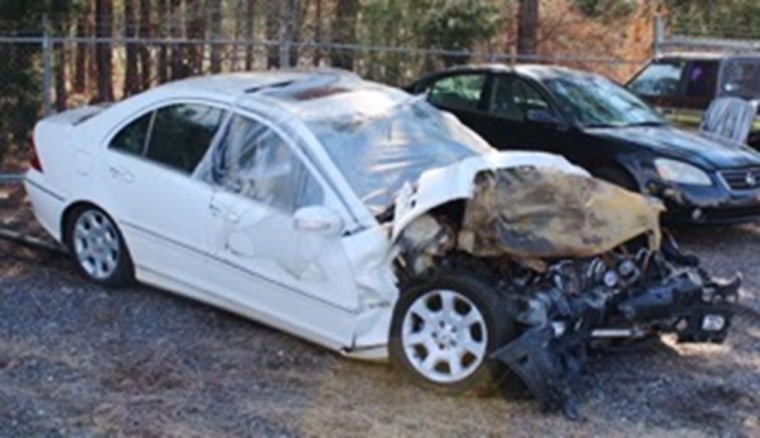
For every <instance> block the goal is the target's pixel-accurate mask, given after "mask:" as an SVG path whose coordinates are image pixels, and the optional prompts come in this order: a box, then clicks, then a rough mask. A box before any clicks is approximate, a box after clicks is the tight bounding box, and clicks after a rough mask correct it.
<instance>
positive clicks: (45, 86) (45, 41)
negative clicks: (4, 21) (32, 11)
mask: <svg viewBox="0 0 760 438" xmlns="http://www.w3.org/2000/svg"><path fill="white" fill-rule="evenodd" d="M52 86H53V47H52V44H51V41H50V34H49V32H48V16H47V14H43V15H42V94H43V99H44V104H45V116H46V117H47V116H49V115H51V114H52V113H53V99H52V97H51V96H50V89H51V88H52Z"/></svg>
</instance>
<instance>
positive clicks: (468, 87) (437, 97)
mask: <svg viewBox="0 0 760 438" xmlns="http://www.w3.org/2000/svg"><path fill="white" fill-rule="evenodd" d="M485 79H486V76H485V75H483V74H465V75H457V76H449V77H447V78H443V79H441V80H439V81H438V82H436V83H435V84H433V85H432V86H431V87H430V92H429V94H428V100H430V103H432V104H434V105H440V106H443V107H446V108H451V109H460V110H470V111H475V110H477V109H478V106H479V105H480V96H481V95H482V93H483V84H484V83H485Z"/></svg>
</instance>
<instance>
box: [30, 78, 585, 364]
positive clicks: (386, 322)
mask: <svg viewBox="0 0 760 438" xmlns="http://www.w3.org/2000/svg"><path fill="white" fill-rule="evenodd" d="M304 77H308V75H304V74H296V73H294V74H289V73H266V74H257V75H225V76H220V77H209V78H199V79H190V80H186V81H181V82H177V83H174V84H169V85H165V86H161V87H157V88H155V89H153V90H151V91H149V92H146V93H143V94H140V95H137V96H134V97H132V98H129V99H127V100H125V101H124V102H121V103H119V104H117V105H114V106H112V107H109V108H106V109H103V108H99V107H85V108H81V109H78V110H73V111H69V112H66V113H63V114H61V115H57V116H54V117H51V118H48V119H44V120H43V121H41V122H40V123H38V125H37V127H36V128H35V134H34V136H35V141H36V147H37V151H38V154H39V156H40V157H41V161H42V168H43V172H42V173H40V172H38V171H36V170H30V171H29V172H28V173H27V176H26V189H27V192H28V194H29V198H30V199H31V201H32V204H33V208H34V212H35V215H36V217H37V219H38V221H39V222H40V223H41V224H42V225H43V227H44V228H45V229H46V230H47V231H48V232H49V233H50V234H51V235H52V236H53V237H54V238H56V239H58V240H62V238H63V236H62V233H61V229H62V222H63V219H64V217H63V216H64V214H65V211H66V208H68V207H70V206H72V205H75V204H77V203H80V202H86V203H91V204H94V205H96V206H98V207H100V208H102V209H103V210H105V211H106V212H107V213H108V214H109V215H111V217H112V218H113V219H114V220H115V221H116V223H117V225H118V227H119V229H120V231H121V233H122V234H123V236H124V239H125V242H126V245H127V247H128V249H129V251H130V253H131V255H132V258H133V261H134V265H135V275H136V277H137V279H138V280H139V281H141V282H144V283H147V284H150V285H154V286H157V287H160V288H164V289H168V290H171V291H173V292H176V293H179V294H181V295H185V296H187V297H190V298H193V299H197V300H200V301H204V302H207V303H209V304H212V305H215V306H218V307H221V308H224V309H226V310H229V311H232V312H234V313H237V314H240V315H243V316H245V317H249V318H252V319H255V320H257V321H260V322H263V323H265V324H267V325H271V326H273V327H276V328H279V329H281V330H284V331H287V332H289V333H292V334H294V335H296V336H299V337H302V338H305V339H307V340H309V341H312V342H315V343H317V344H320V345H323V346H325V347H328V348H330V349H333V350H337V351H340V352H343V353H345V354H348V355H352V356H354V357H358V358H365V359H373V360H375V359H383V358H384V357H385V356H386V355H387V350H386V344H387V342H388V333H389V327H390V320H391V316H392V312H393V306H394V304H395V302H396V300H397V297H398V290H397V288H396V285H395V277H394V274H393V271H392V266H391V265H392V260H393V259H394V257H395V255H396V249H395V248H394V246H393V242H394V240H395V238H396V237H397V236H398V235H399V233H400V232H401V231H402V230H403V229H404V227H405V226H407V225H408V224H409V223H410V222H411V221H413V220H414V219H415V218H416V217H418V216H419V215H421V214H424V213H425V212H426V211H428V210H429V209H431V208H434V207H436V206H439V205H442V204H444V203H446V202H449V201H452V200H458V199H465V198H468V197H470V196H471V192H472V182H473V177H474V176H475V174H476V173H477V172H479V171H481V170H484V169H488V168H501V167H513V166H524V165H531V166H549V167H554V168H557V169H559V170H561V171H564V172H572V173H582V174H586V173H585V171H583V170H581V169H580V168H577V167H575V166H573V165H571V164H569V163H568V162H567V161H566V160H565V159H564V158H561V157H558V156H554V155H550V154H544V153H528V152H519V153H513V152H510V153H492V154H487V155H480V156H474V157H471V158H468V159H465V160H462V161H459V162H456V163H454V164H452V165H449V166H446V167H442V168H438V169H432V170H428V171H427V172H425V173H423V174H422V176H421V177H420V178H419V180H418V181H416V184H415V188H413V186H412V184H407V185H406V186H405V188H404V189H403V190H402V192H401V193H400V194H399V195H398V197H397V201H396V214H395V218H396V219H395V221H393V222H392V223H386V224H382V225H380V224H378V222H377V220H376V219H375V217H374V216H373V214H372V213H371V212H370V211H369V209H368V208H367V207H366V206H365V205H364V204H363V203H362V202H361V200H359V199H358V197H357V196H356V195H355V194H354V193H353V192H352V190H351V188H350V186H349V185H348V183H347V181H346V180H345V179H344V177H343V175H342V174H341V173H340V172H339V170H338V168H337V167H336V165H335V164H334V163H333V162H332V161H331V160H330V157H329V155H328V154H327V153H326V152H325V151H324V150H323V148H322V146H321V144H320V143H319V141H318V140H317V138H316V137H315V136H314V135H313V134H312V133H311V131H309V129H307V127H306V126H305V125H304V124H303V123H300V122H299V121H298V117H297V113H296V114H294V113H293V111H292V108H289V107H288V106H287V105H284V104H280V103H278V101H276V100H274V99H268V98H264V97H259V96H258V95H256V98H254V97H253V96H251V95H250V94H249V93H244V92H243V91H241V90H243V89H245V88H244V87H243V86H245V87H250V88H251V89H253V88H256V87H261V86H265V85H267V84H272V83H280V82H282V81H292V80H297V79H301V78H304ZM177 102H183V103H186V102H189V103H193V102H195V103H204V104H208V105H212V106H217V107H221V108H225V109H226V110H228V111H229V112H235V113H237V114H241V115H244V116H247V117H252V118H254V119H259V120H261V119H265V121H266V123H267V124H268V125H271V126H272V127H273V129H276V131H277V132H278V133H279V134H280V136H281V137H282V138H284V139H286V140H287V141H288V142H289V143H292V144H291V146H292V147H293V149H294V150H295V151H296V154H297V155H298V157H299V158H300V159H301V160H302V161H303V162H304V163H306V166H307V167H308V168H309V169H310V170H311V171H312V173H313V174H314V175H316V179H317V181H318V182H319V183H320V185H321V186H322V187H323V189H324V192H325V200H324V207H325V208H328V209H329V210H330V211H333V212H335V214H337V215H338V216H339V217H340V219H341V222H342V223H343V225H344V226H343V230H342V231H343V232H342V233H335V234H331V235H327V234H325V235H321V234H314V233H310V232H308V231H304V230H300V229H298V228H297V227H296V226H295V225H294V220H293V217H291V216H287V215H284V214H282V213H280V212H278V211H275V210H273V209H272V208H268V207H267V206H266V205H265V204H262V203H260V202H255V201H252V200H241V199H240V196H238V195H233V194H231V193H228V192H224V191H221V190H220V189H218V188H214V187H212V186H211V185H209V184H207V183H204V182H203V181H201V180H198V179H195V178H192V177H190V176H188V175H185V174H182V173H181V172H177V171H174V170H171V169H169V168H166V167H164V166H162V165H160V164H157V163H154V162H151V161H150V160H147V159H143V158H140V157H136V156H131V155H129V154H125V153H122V152H118V151H114V150H111V149H109V148H108V147H107V146H108V144H109V142H110V141H111V138H112V137H113V136H114V135H115V134H116V133H117V132H118V131H119V130H120V129H122V128H123V127H124V126H126V125H127V124H128V123H130V122H131V121H132V120H134V119H135V118H136V117H138V116H140V115H142V114H145V113H146V112H148V111H150V110H153V109H157V108H160V107H163V106H165V105H168V104H171V103H177ZM344 109H345V108H344ZM87 117H92V118H91V119H89V120H87V121H84V122H82V119H85V118H87ZM80 122H81V123H80ZM296 139H297V140H296ZM211 148H213V144H212V146H211ZM204 159H205V158H204ZM273 236H274V238H273Z"/></svg>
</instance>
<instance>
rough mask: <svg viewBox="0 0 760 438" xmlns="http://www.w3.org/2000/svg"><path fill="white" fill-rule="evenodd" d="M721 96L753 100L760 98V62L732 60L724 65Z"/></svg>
mask: <svg viewBox="0 0 760 438" xmlns="http://www.w3.org/2000/svg"><path fill="white" fill-rule="evenodd" d="M720 90H721V94H722V95H726V96H736V97H743V98H747V99H753V98H758V97H760V60H749V59H733V60H729V61H727V62H726V63H725V64H724V67H723V74H722V76H721V87H720Z"/></svg>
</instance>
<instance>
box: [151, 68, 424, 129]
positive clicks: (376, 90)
mask: <svg viewBox="0 0 760 438" xmlns="http://www.w3.org/2000/svg"><path fill="white" fill-rule="evenodd" d="M159 88H161V89H162V92H163V93H168V94H171V93H177V92H183V94H188V93H190V94H195V93H198V92H203V93H204V94H205V93H212V94H214V95H216V96H217V97H219V98H220V99H223V100H226V101H230V102H234V103H236V104H237V105H239V106H241V107H251V106H254V105H255V104H256V103H258V104H259V105H255V106H260V104H261V102H262V101H265V102H268V103H270V104H272V105H277V106H279V107H280V108H282V109H285V110H287V111H288V112H290V113H291V114H294V115H297V116H299V117H304V118H309V117H316V116H320V117H325V116H329V115H331V114H338V113H341V112H351V111H354V112H361V113H376V112H378V111H382V110H383V108H388V107H391V106H393V105H395V104H398V103H399V102H400V101H402V100H403V99H405V98H408V97H409V95H407V94H406V93H405V92H403V91H401V90H399V89H396V88H393V87H390V86H387V85H382V84H379V83H376V82H372V81H367V80H363V79H361V78H360V77H359V76H358V75H356V74H354V73H351V72H348V71H345V70H339V69H314V70H278V71H262V72H250V73H225V74H216V75H209V76H198V77H193V78H188V79H182V80H178V81H174V82H169V83H167V84H165V85H162V86H161V87H159Z"/></svg>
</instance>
